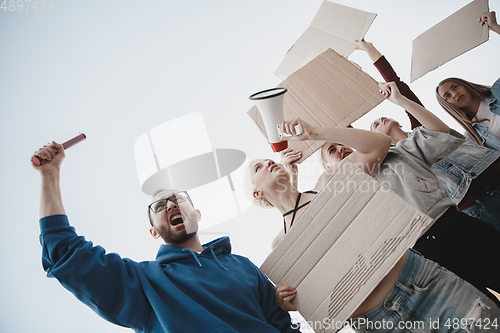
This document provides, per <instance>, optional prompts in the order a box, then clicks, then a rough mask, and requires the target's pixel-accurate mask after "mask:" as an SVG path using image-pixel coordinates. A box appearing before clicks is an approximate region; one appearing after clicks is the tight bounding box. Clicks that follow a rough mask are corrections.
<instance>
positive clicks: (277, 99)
mask: <svg viewBox="0 0 500 333" xmlns="http://www.w3.org/2000/svg"><path fill="white" fill-rule="evenodd" d="M286 92H287V89H286V88H273V89H267V90H263V91H259V92H256V93H255V94H252V95H250V100H252V101H254V102H255V105H257V108H258V109H259V112H260V115H261V116H262V120H264V126H265V128H266V133H267V140H268V141H269V144H271V148H272V149H273V151H274V152H279V151H282V150H285V149H286V148H287V147H288V142H287V141H281V140H280V135H281V134H282V133H281V129H280V125H281V123H282V122H283V121H284V117H283V98H284V97H285V93H286ZM297 127H300V129H299V128H297ZM295 130H296V131H297V130H298V131H299V132H300V133H301V132H302V127H301V126H299V125H297V126H296V128H295ZM300 133H296V135H299V134H300Z"/></svg>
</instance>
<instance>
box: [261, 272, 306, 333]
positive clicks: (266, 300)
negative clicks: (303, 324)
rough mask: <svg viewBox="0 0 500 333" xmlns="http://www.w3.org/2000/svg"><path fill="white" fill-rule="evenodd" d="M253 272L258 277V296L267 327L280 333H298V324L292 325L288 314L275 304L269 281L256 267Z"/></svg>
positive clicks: (271, 285) (274, 295)
mask: <svg viewBox="0 0 500 333" xmlns="http://www.w3.org/2000/svg"><path fill="white" fill-rule="evenodd" d="M254 267H255V270H256V271H257V275H258V277H259V296H260V306H261V308H262V310H263V311H264V316H265V318H266V321H267V322H268V323H269V325H271V326H273V327H275V328H276V329H278V330H279V331H280V332H282V333H283V332H286V333H289V332H290V333H291V332H295V333H297V332H300V331H299V326H300V325H299V324H298V323H292V321H291V318H290V315H289V314H288V312H286V311H284V310H283V309H281V308H280V307H279V305H278V303H276V293H275V291H274V285H273V284H272V283H271V281H269V279H268V278H267V277H266V276H265V275H264V273H262V272H261V271H260V269H259V268H257V267H256V266H254Z"/></svg>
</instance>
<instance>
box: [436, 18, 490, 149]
mask: <svg viewBox="0 0 500 333" xmlns="http://www.w3.org/2000/svg"><path fill="white" fill-rule="evenodd" d="M479 21H480V23H481V25H484V24H487V25H488V27H489V29H490V30H492V31H495V32H496V33H497V34H500V25H499V24H498V23H497V20H496V15H495V12H489V13H484V14H483V15H482V16H481V17H480V18H479ZM436 98H437V100H438V102H439V104H440V105H441V106H442V107H443V109H444V110H445V111H446V112H448V113H449V114H450V116H452V117H453V118H454V119H455V120H456V121H457V122H459V123H460V125H462V127H463V128H464V129H465V131H466V132H467V135H468V136H469V137H470V138H471V139H472V141H474V142H475V143H477V144H478V145H482V146H486V147H488V148H492V149H496V150H499V148H500V146H499V140H498V138H500V100H499V98H500V79H498V80H497V81H496V82H495V83H494V84H493V86H491V87H488V86H483V85H480V84H476V83H472V82H469V81H466V80H463V79H458V78H447V79H444V80H443V81H441V82H440V83H439V84H438V86H437V87H436Z"/></svg>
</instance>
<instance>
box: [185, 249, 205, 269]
mask: <svg viewBox="0 0 500 333" xmlns="http://www.w3.org/2000/svg"><path fill="white" fill-rule="evenodd" d="M182 250H183V251H188V252H189V253H191V254H192V255H193V257H194V260H196V262H197V263H198V265H200V267H201V262H200V259H198V256H197V255H196V252H194V251H193V250H191V249H189V248H187V247H186V248H185V249H182Z"/></svg>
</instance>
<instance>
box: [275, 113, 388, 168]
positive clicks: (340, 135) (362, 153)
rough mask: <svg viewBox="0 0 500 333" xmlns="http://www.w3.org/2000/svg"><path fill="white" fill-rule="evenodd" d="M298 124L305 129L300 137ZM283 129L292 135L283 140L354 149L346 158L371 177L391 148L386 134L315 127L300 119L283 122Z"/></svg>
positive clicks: (352, 129)
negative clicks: (335, 145) (339, 145)
mask: <svg viewBox="0 0 500 333" xmlns="http://www.w3.org/2000/svg"><path fill="white" fill-rule="evenodd" d="M297 124H300V125H301V126H302V128H303V133H302V134H300V135H296V132H295V126H296V125H297ZM281 128H282V129H283V133H285V134H289V135H291V136H288V137H283V138H282V140H297V141H304V140H320V141H327V142H337V143H341V144H343V145H346V146H350V147H353V148H354V149H356V151H355V152H353V153H352V154H350V155H348V156H347V157H346V158H348V159H350V160H351V161H352V162H354V163H355V164H356V165H358V166H359V167H360V168H361V169H363V171H365V172H366V173H368V174H369V175H372V174H373V173H374V172H375V171H376V170H377V168H378V166H379V165H380V163H382V161H383V160H384V158H385V156H386V155H387V152H388V151H389V148H390V146H391V139H390V138H389V137H388V136H387V135H385V134H381V133H375V132H369V131H365V130H360V129H355V128H323V127H313V126H311V125H309V124H308V123H306V122H305V121H303V120H302V119H300V118H297V119H294V120H291V121H286V122H283V123H282V126H281ZM374 134H376V135H374ZM329 169H332V170H329V171H330V173H333V172H334V171H335V170H336V169H337V168H329Z"/></svg>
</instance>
